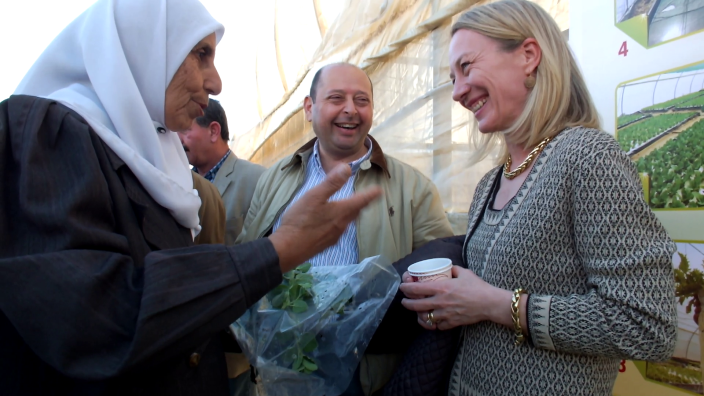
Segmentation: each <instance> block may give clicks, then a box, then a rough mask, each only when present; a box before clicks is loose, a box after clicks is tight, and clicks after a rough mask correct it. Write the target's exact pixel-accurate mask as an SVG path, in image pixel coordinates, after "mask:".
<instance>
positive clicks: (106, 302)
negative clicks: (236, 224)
mask: <svg viewBox="0 0 704 396" xmlns="http://www.w3.org/2000/svg"><path fill="white" fill-rule="evenodd" d="M144 133H155V132H152V131H144ZM0 187H1V190H0V310H1V311H2V314H1V315H0V350H1V351H2V354H1V355H0V394H3V395H43V396H48V395H227V373H226V366H225V360H224V354H223V348H222V342H221V340H220V339H219V338H218V337H216V335H217V334H218V333H219V332H221V331H222V330H224V329H225V328H226V327H227V326H228V325H229V324H230V323H232V322H233V321H234V320H236V319H237V318H238V317H239V316H240V315H241V314H242V313H243V312H244V311H245V310H246V309H247V307H249V306H251V305H252V304H253V303H255V302H256V301H258V300H259V299H260V298H261V297H262V296H263V295H264V294H265V293H266V292H268V291H269V290H271V289H272V288H274V287H275V286H276V285H278V284H280V283H281V271H280V269H279V266H278V256H277V255H276V252H275V250H274V248H273V245H272V244H271V242H270V241H269V240H268V239H261V240H257V241H254V242H251V243H248V244H243V245H239V246H233V247H225V246H223V245H200V246H192V244H193V242H192V239H191V235H190V231H189V230H187V229H185V228H183V227H181V226H180V225H179V224H178V223H177V222H176V221H175V220H174V219H173V217H172V216H171V215H170V214H169V212H168V211H167V210H166V209H164V208H163V207H161V206H159V205H158V204H157V203H156V202H155V201H154V200H153V199H152V198H151V197H150V196H149V194H147V192H146V191H145V190H144V188H143V187H142V185H141V184H140V183H139V181H138V180H137V178H136V177H135V176H134V174H133V173H132V172H131V171H130V169H129V168H128V167H127V166H126V165H125V164H124V163H123V162H122V161H121V160H120V158H119V157H117V155H115V153H114V152H112V150H110V148H108V147H107V145H105V144H104V143H103V142H102V140H101V139H100V138H99V137H98V136H97V135H96V134H95V133H94V132H93V131H92V130H91V128H90V126H89V125H88V124H87V123H86V122H85V120H83V118H82V117H81V116H80V115H78V114H77V113H75V112H73V111H72V110H70V109H68V108H66V107H65V106H63V105H61V104H58V103H56V102H53V101H50V100H47V99H40V98H35V97H31V96H13V97H11V98H10V99H8V100H6V101H4V102H2V103H0Z"/></svg>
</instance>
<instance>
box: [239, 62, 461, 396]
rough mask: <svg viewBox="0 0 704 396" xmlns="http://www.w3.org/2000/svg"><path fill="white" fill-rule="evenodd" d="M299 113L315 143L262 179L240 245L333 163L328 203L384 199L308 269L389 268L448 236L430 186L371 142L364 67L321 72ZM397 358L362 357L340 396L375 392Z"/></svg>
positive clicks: (264, 231) (271, 226)
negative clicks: (336, 180) (376, 190)
mask: <svg viewBox="0 0 704 396" xmlns="http://www.w3.org/2000/svg"><path fill="white" fill-rule="evenodd" d="M303 107H304V110H305V114H306V120H307V121H308V122H311V123H312V124H313V131H314V132H315V136H316V138H314V139H313V140H311V141H309V142H308V143H306V144H305V145H303V147H301V148H299V149H298V150H297V151H296V152H295V153H294V154H293V155H291V156H288V157H286V158H284V159H283V160H281V161H280V162H278V163H277V164H276V165H274V166H272V167H271V168H270V169H269V170H267V171H266V172H265V173H264V175H263V176H262V179H261V180H260V182H259V184H258V185H257V190H256V192H255V194H254V199H253V200H252V204H251V206H250V208H249V213H248V214H247V220H246V222H245V226H244V230H243V231H242V234H240V237H239V239H238V242H242V243H244V242H247V241H251V240H254V239H256V238H258V237H260V236H262V235H268V234H269V233H271V232H275V231H276V230H277V228H278V227H279V225H280V223H281V218H282V216H283V213H285V212H286V211H287V210H288V208H290V207H291V205H293V204H294V203H295V202H296V201H297V200H298V199H299V198H300V197H301V196H302V195H303V194H305V193H306V191H308V190H310V189H311V188H314V187H315V186H317V185H318V184H320V183H321V182H322V181H323V180H324V179H325V177H326V175H327V174H328V173H329V172H330V171H331V170H332V169H333V168H334V167H335V166H336V165H338V164H348V165H349V166H350V167H351V168H352V174H351V176H350V177H349V179H348V180H347V183H346V184H345V185H344V186H343V187H342V188H341V189H340V190H339V191H338V192H337V193H335V194H334V195H333V196H332V197H331V198H330V200H331V201H335V200H338V199H345V198H346V197H349V196H351V195H352V194H353V193H354V191H355V190H363V189H365V188H367V187H369V186H379V187H381V189H382V190H383V191H384V196H383V198H382V199H380V200H378V201H376V202H374V203H373V204H371V205H369V206H368V207H367V208H366V209H365V210H364V211H363V212H362V213H361V214H360V216H359V218H358V219H357V221H355V222H351V223H350V224H349V225H348V227H347V229H346V230H345V232H344V233H343V234H342V237H341V238H340V240H339V241H338V243H337V244H335V245H333V246H331V247H329V248H328V249H326V250H324V251H323V252H321V253H319V254H318V255H316V256H314V257H311V258H310V260H308V261H310V263H311V264H312V265H313V266H326V265H350V264H357V263H359V262H361V261H362V260H364V259H366V258H368V257H373V256H377V255H383V256H384V257H386V258H387V259H389V260H390V261H392V262H394V261H396V260H399V259H400V258H402V257H404V256H406V255H408V254H410V253H411V252H412V251H413V250H415V249H417V248H419V247H421V246H423V245H424V244H425V243H427V242H429V241H432V240H434V239H436V238H443V237H448V236H452V235H453V232H452V228H451V227H450V223H449V221H448V220H447V217H446V215H445V211H444V209H443V205H442V201H441V200H440V195H439V194H438V191H437V188H436V187H435V185H434V184H433V183H432V182H431V181H430V180H429V179H428V178H427V177H425V176H424V175H423V174H422V173H421V172H420V171H418V170H417V169H415V168H413V167H412V166H410V165H407V164H405V163H403V162H401V161H399V160H397V159H394V158H393V157H390V156H388V155H386V154H384V152H383V151H382V150H381V146H380V145H379V143H378V142H377V141H376V140H374V138H372V137H371V136H369V130H370V129H371V126H372V121H373V120H372V119H373V113H374V102H373V88H372V83H371V80H370V79H369V77H368V76H367V74H366V73H365V72H364V71H363V70H362V69H360V68H359V67H357V66H355V65H351V64H346V63H339V64H332V65H327V66H325V67H323V68H321V69H320V70H319V71H318V72H317V73H316V74H315V76H314V77H313V81H312V84H311V88H310V95H309V96H307V97H306V98H305V100H304V104H303ZM399 360H400V356H392V355H371V354H365V356H364V357H363V359H362V362H361V364H360V366H359V368H358V369H357V372H356V373H355V376H354V378H353V380H352V383H351V384H350V387H349V388H348V389H347V390H346V391H345V392H344V393H343V395H344V396H348V395H361V394H365V395H367V396H369V395H371V394H372V393H374V392H375V391H378V390H379V389H381V388H382V387H383V385H384V384H385V383H386V382H387V381H388V379H389V378H390V377H391V374H392V373H393V371H394V369H395V368H396V366H397V364H398V361H399ZM360 373H361V374H360ZM333 396H337V395H333Z"/></svg>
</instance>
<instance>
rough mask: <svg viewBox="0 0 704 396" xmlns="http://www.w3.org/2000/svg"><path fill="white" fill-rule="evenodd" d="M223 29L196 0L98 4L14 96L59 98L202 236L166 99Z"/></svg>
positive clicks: (70, 29) (194, 195)
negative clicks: (206, 42)
mask: <svg viewBox="0 0 704 396" xmlns="http://www.w3.org/2000/svg"><path fill="white" fill-rule="evenodd" d="M212 33H215V34H216V41H218V42H219V41H220V38H221V37H222V35H223V33H224V28H223V26H222V25H221V24H220V23H218V22H217V21H216V20H215V19H213V17H212V16H211V15H210V14H209V13H208V11H207V10H206V9H205V7H204V6H203V5H202V4H201V3H200V2H199V1H198V0H98V1H97V2H96V3H95V4H94V5H93V6H91V7H90V8H89V9H88V10H86V11H85V12H84V13H83V14H81V15H80V16H79V17H78V18H76V19H75V20H74V21H73V22H71V24H70V25H68V26H67V27H66V29H64V30H63V31H62V32H61V33H60V34H59V35H58V36H57V37H56V39H54V41H53V42H52V43H51V44H49V46H48V47H47V49H46V50H44V52H43V53H42V55H41V56H40V57H39V59H38V60H37V61H36V62H35V63H34V65H33V66H32V68H31V69H30V70H29V72H28V73H27V75H26V76H25V77H24V79H23V80H22V82H21V83H20V85H19V87H17V90H16V91H15V94H24V95H32V96H38V97H43V98H49V99H54V100H57V101H58V102H61V103H63V104H64V105H66V106H68V107H70V108H71V109H73V110H74V111H76V112H77V113H78V114H80V115H81V116H83V118H85V119H86V121H87V122H88V124H90V126H91V127H92V128H93V130H95V132H96V133H97V134H98V136H100V138H101V139H102V140H103V141H104V142H105V143H106V144H107V145H108V146H109V147H110V148H111V149H112V150H113V151H114V152H115V153H116V154H117V155H118V156H119V157H120V158H121V159H122V160H123V161H124V162H125V164H127V166H128V167H129V168H130V170H131V171H132V172H133V173H134V174H135V175H136V176H137V179H139V181H140V183H141V184H142V185H143V186H144V188H145V189H146V190H147V192H148V193H149V195H151V196H152V198H154V200H155V201H156V202H158V203H159V204H160V205H162V206H163V207H165V208H166V209H168V210H169V212H171V214H172V215H173V216H174V218H175V219H176V221H178V223H179V224H181V225H183V226H184V227H186V228H190V229H191V230H192V233H193V235H196V234H197V233H198V232H200V225H199V220H198V208H199V207H200V198H198V193H197V191H196V190H194V189H193V180H192V178H191V174H190V170H189V166H188V160H187V159H186V154H185V153H184V151H183V147H182V146H181V143H180V141H179V138H178V136H176V134H175V133H172V132H170V131H167V132H166V133H157V131H156V128H157V127H165V124H164V96H165V92H166V87H167V86H168V85H169V82H171V79H172V78H173V76H174V74H175V73H176V70H178V68H179V66H181V63H182V62H183V61H184V59H186V56H187V55H188V54H189V53H190V51H191V50H192V49H193V47H194V46H195V45H196V44H197V43H198V42H199V41H200V40H202V39H204V38H205V37H207V36H208V35H210V34H212Z"/></svg>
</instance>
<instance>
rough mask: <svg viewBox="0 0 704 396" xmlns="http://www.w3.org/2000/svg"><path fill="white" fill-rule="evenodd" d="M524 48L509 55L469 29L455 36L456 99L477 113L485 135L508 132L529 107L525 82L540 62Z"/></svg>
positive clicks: (452, 74) (452, 70) (452, 60)
mask: <svg viewBox="0 0 704 396" xmlns="http://www.w3.org/2000/svg"><path fill="white" fill-rule="evenodd" d="M529 40H532V39H529ZM529 40H527V41H529ZM535 45H537V44H535ZM524 46H525V43H524V45H523V46H520V47H519V48H518V49H516V50H515V51H512V52H505V51H503V50H502V49H501V46H500V44H499V43H498V42H497V41H496V40H493V39H490V38H488V37H486V36H484V35H482V34H480V33H477V32H475V31H473V30H467V29H461V30H458V31H457V32H455V34H454V35H453V36H452V40H451V41H450V78H451V79H452V80H453V90H452V99H454V100H455V101H456V102H459V103H460V104H461V105H462V106H464V107H465V108H466V109H468V110H469V111H471V112H473V113H474V115H475V117H476V118H477V121H478V123H479V125H478V126H479V130H480V131H481V132H483V133H491V132H497V131H503V130H506V129H508V128H509V127H510V126H511V125H512V124H513V123H514V121H515V120H516V119H518V117H519V116H520V114H521V112H522V111H523V108H524V107H525V103H526V100H527V98H528V94H529V90H528V89H527V88H526V87H525V84H524V81H525V79H526V77H527V76H528V75H529V74H530V73H531V72H532V71H533V70H534V69H535V67H537V63H535V59H533V58H531V56H532V55H531V54H528V55H529V56H526V51H525V50H526V49H525V48H524ZM533 50H534V48H533ZM538 51H539V49H538ZM538 62H539V56H538Z"/></svg>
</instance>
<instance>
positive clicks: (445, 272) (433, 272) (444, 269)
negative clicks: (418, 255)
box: [408, 258, 452, 282]
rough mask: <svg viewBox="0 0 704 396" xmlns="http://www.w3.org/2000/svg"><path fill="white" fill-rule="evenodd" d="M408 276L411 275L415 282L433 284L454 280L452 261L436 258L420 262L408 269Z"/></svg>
mask: <svg viewBox="0 0 704 396" xmlns="http://www.w3.org/2000/svg"><path fill="white" fill-rule="evenodd" d="M408 274H409V275H411V278H412V279H413V282H431V281H436V280H445V279H452V260H450V259H448V258H434V259H430V260H423V261H419V262H417V263H415V264H411V266H409V267H408Z"/></svg>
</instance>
